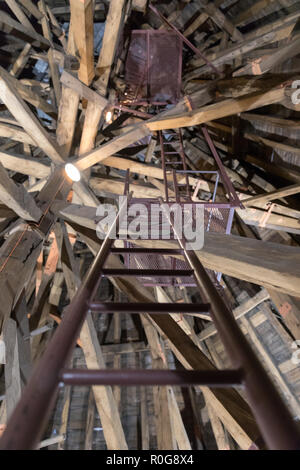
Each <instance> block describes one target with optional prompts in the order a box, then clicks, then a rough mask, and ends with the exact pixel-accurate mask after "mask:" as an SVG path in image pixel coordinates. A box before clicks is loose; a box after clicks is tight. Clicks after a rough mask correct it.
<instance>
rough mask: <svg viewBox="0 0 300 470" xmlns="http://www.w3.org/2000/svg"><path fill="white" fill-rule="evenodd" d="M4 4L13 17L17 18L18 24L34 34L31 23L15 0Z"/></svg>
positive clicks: (6, 1) (8, 0)
mask: <svg viewBox="0 0 300 470" xmlns="http://www.w3.org/2000/svg"><path fill="white" fill-rule="evenodd" d="M5 3H6V4H7V5H8V6H9V8H10V9H11V11H12V12H13V13H14V15H15V17H16V18H18V20H19V21H20V23H22V25H23V26H25V28H27V29H29V30H31V31H33V32H35V29H34V27H33V26H32V24H31V22H30V21H29V19H28V18H27V16H26V15H25V13H24V11H23V10H22V8H20V6H19V5H18V3H17V2H16V1H15V0H5Z"/></svg>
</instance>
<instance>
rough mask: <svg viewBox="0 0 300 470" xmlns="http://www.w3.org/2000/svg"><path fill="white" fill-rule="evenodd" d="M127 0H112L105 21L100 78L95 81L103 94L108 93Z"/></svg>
mask: <svg viewBox="0 0 300 470" xmlns="http://www.w3.org/2000/svg"><path fill="white" fill-rule="evenodd" d="M125 3H126V1H125V0H111V1H110V4H109V10H108V15H107V18H106V23H105V31H104V36H103V41H102V48H101V51H100V55H99V59H98V63H97V75H98V76H99V78H98V80H97V81H96V82H95V86H96V88H97V89H98V90H99V92H100V93H101V95H102V96H106V94H107V86H108V81H109V77H110V73H111V67H112V65H113V62H114V58H115V53H116V48H117V44H118V39H119V35H120V30H121V27H122V18H123V9H124V6H125Z"/></svg>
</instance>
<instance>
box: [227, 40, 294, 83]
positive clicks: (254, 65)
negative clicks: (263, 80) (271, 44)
mask: <svg viewBox="0 0 300 470" xmlns="http://www.w3.org/2000/svg"><path fill="white" fill-rule="evenodd" d="M299 48H300V37H299V35H298V36H297V37H296V38H295V39H294V40H293V41H292V42H291V43H290V44H287V45H284V46H281V47H279V48H278V49H275V50H274V51H273V49H272V51H273V52H272V54H270V55H269V54H267V55H266V56H263V57H258V58H257V59H255V60H254V61H252V62H250V64H247V65H246V66H244V67H242V68H240V69H239V70H237V71H236V72H234V73H233V74H232V76H233V77H240V76H242V75H262V74H264V73H266V72H268V71H269V70H271V69H273V68H274V67H275V66H276V65H279V64H281V63H282V62H285V61H286V60H288V59H291V58H293V57H295V56H296V55H298V53H299Z"/></svg>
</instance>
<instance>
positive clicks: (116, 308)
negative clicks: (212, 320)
mask: <svg viewBox="0 0 300 470" xmlns="http://www.w3.org/2000/svg"><path fill="white" fill-rule="evenodd" d="M87 305H88V308H89V309H90V310H91V311H93V312H99V313H100V312H101V313H114V312H118V313H141V312H147V313H194V314H196V313H200V314H201V313H209V309H210V304H174V303H117V302H111V303H102V302H89V303H88V304H87Z"/></svg>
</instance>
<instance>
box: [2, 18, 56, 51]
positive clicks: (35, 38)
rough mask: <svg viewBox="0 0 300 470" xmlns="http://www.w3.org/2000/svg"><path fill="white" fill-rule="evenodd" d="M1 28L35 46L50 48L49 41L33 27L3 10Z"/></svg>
mask: <svg viewBox="0 0 300 470" xmlns="http://www.w3.org/2000/svg"><path fill="white" fill-rule="evenodd" d="M0 30H1V31H3V32H4V33H7V34H13V35H15V36H17V37H18V38H20V39H22V40H23V41H25V42H29V43H30V44H32V45H33V46H34V47H38V48H40V49H43V50H48V49H49V47H50V43H49V41H47V39H45V38H44V37H43V36H41V35H40V34H38V33H37V32H36V31H33V30H32V29H28V28H26V27H25V26H23V25H22V24H21V23H19V22H18V21H15V20H13V19H12V18H11V17H10V16H9V15H8V14H7V13H4V12H3V11H1V18H0Z"/></svg>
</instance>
